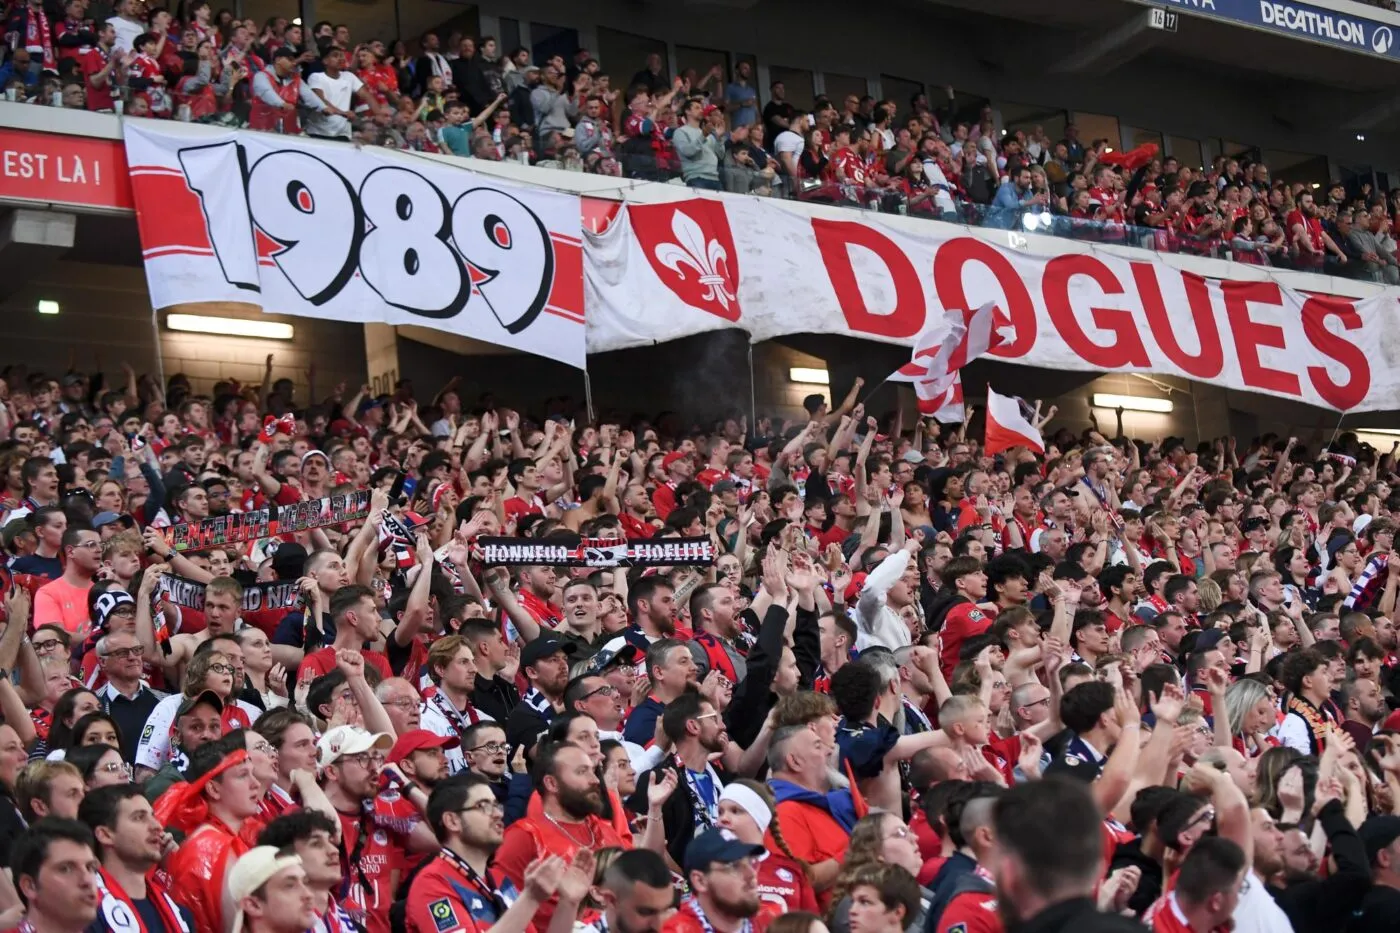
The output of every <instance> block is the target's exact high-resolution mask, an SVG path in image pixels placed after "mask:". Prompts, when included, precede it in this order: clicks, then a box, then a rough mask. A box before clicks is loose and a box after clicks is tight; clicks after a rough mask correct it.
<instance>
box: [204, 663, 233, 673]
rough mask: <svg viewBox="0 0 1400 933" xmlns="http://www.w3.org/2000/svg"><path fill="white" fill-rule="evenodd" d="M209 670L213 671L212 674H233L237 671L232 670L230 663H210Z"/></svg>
mask: <svg viewBox="0 0 1400 933" xmlns="http://www.w3.org/2000/svg"><path fill="white" fill-rule="evenodd" d="M209 670H210V672H211V673H214V674H235V673H237V671H236V670H234V667H233V665H232V664H211V665H209Z"/></svg>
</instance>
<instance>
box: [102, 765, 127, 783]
mask: <svg viewBox="0 0 1400 933" xmlns="http://www.w3.org/2000/svg"><path fill="white" fill-rule="evenodd" d="M97 770H98V771H101V772H102V773H103V774H125V775H126V779H127V780H128V781H129V780H131V763H130V762H126V761H109V762H107V763H106V764H105V765H98V766H97Z"/></svg>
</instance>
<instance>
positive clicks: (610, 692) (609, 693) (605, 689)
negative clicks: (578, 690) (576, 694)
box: [580, 684, 618, 700]
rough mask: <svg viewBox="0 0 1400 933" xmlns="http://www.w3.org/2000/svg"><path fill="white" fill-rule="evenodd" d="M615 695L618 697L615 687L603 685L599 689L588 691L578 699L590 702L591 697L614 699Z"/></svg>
mask: <svg viewBox="0 0 1400 933" xmlns="http://www.w3.org/2000/svg"><path fill="white" fill-rule="evenodd" d="M617 695H618V694H617V688H616V687H614V686H613V685H612V684H604V685H603V686H601V687H599V688H598V689H597V690H590V691H588V692H587V693H585V694H584V695H583V696H582V697H580V699H584V700H591V699H592V698H593V697H596V696H605V697H615V696H617Z"/></svg>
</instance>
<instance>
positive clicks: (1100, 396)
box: [1094, 392, 1173, 415]
mask: <svg viewBox="0 0 1400 933" xmlns="http://www.w3.org/2000/svg"><path fill="white" fill-rule="evenodd" d="M1094 407H1095V408H1121V409H1123V410H1124V411H1148V412H1152V413H1153V414H1155V415H1169V414H1171V410H1172V407H1173V406H1172V400H1171V399H1169V398H1143V397H1142V396H1141V395H1114V394H1113V393H1111V392H1095V393H1094Z"/></svg>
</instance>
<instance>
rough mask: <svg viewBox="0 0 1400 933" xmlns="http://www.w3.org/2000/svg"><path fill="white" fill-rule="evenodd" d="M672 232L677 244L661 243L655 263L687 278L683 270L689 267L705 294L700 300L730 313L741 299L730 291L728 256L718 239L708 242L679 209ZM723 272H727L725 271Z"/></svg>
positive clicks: (672, 220) (672, 218) (673, 219)
mask: <svg viewBox="0 0 1400 933" xmlns="http://www.w3.org/2000/svg"><path fill="white" fill-rule="evenodd" d="M671 233H672V234H673V235H674V236H675V238H676V242H674V243H661V244H659V245H658V246H657V247H656V250H655V256H656V261H657V262H659V263H661V264H662V265H663V266H665V267H666V268H668V269H670V270H671V271H672V272H674V273H676V274H677V275H679V276H680V277H681V278H682V279H685V278H686V276H687V273H686V272H685V271H684V270H683V269H682V268H681V267H682V266H685V267H689V268H690V269H692V270H694V272H696V273H698V274H699V278H698V282H699V284H700V285H701V286H703V287H704V289H705V291H704V294H703V295H701V297H702V298H703V299H704V300H705V301H715V302H718V303H719V305H720V307H722V308H724V309H725V310H726V311H727V310H729V304H730V302H733V301H735V300H736V299H737V298H738V296H737V295H735V294H734V293H733V292H731V291H730V290H729V282H728V277H727V275H726V274H725V273H726V272H727V271H728V267H729V256H728V254H727V253H726V252H725V249H724V247H723V246H721V245H720V242H719V240H717V239H714V240H709V241H708V242H707V241H706V239H705V233H704V231H702V230H701V229H700V225H699V224H698V223H696V222H695V220H694V218H692V217H691V216H690V215H689V214H687V213H685V212H684V211H681V210H677V211H676V212H675V213H674V214H672V216H671ZM721 269H723V270H724V271H723V272H722V271H721Z"/></svg>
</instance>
